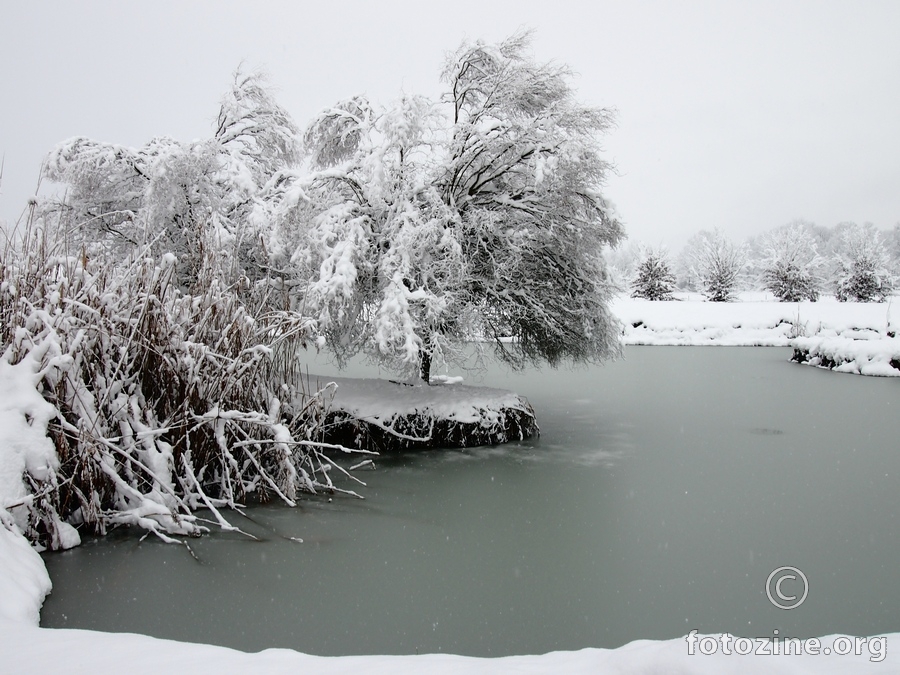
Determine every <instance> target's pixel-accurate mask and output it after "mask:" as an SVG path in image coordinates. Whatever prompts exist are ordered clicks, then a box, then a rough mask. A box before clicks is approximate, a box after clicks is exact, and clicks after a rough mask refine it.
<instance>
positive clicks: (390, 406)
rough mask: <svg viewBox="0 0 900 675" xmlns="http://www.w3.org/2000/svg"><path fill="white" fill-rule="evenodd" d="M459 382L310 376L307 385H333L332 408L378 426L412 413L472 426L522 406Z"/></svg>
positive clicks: (505, 395) (503, 394)
mask: <svg viewBox="0 0 900 675" xmlns="http://www.w3.org/2000/svg"><path fill="white" fill-rule="evenodd" d="M460 379H461V378H458V377H455V378H446V379H445V380H443V381H442V379H441V378H435V379H434V380H432V382H433V383H432V385H431V386H428V385H426V384H425V383H423V382H420V381H419V382H415V383H410V382H399V381H396V380H382V379H358V378H342V377H321V376H316V375H310V382H311V383H312V384H313V385H316V384H318V388H321V387H323V386H324V385H326V384H327V383H329V382H334V383H335V384H336V385H337V387H336V389H335V392H334V399H333V405H332V408H336V409H340V410H344V411H346V412H348V413H351V414H352V415H353V416H355V417H358V418H360V419H363V420H366V421H370V422H378V423H381V424H387V423H389V422H390V421H391V420H392V419H393V418H395V417H398V416H400V415H409V414H413V413H420V414H421V413H426V414H428V413H430V416H431V417H433V418H435V419H444V420H452V421H455V422H462V423H469V424H472V423H475V422H478V421H479V420H482V419H484V415H483V414H482V413H483V411H500V410H501V409H503V408H521V407H522V406H523V401H522V398H521V397H520V396H519V395H518V394H515V393H513V392H511V391H507V390H505V389H492V388H490V387H472V386H469V385H465V384H460V383H459V380H460Z"/></svg>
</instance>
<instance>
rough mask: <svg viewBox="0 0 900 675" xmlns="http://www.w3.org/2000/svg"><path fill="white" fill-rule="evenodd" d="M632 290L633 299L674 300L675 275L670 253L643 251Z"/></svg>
mask: <svg viewBox="0 0 900 675" xmlns="http://www.w3.org/2000/svg"><path fill="white" fill-rule="evenodd" d="M631 288H632V293H631V297H633V298H645V299H647V300H672V298H673V296H672V293H673V292H674V291H675V275H674V274H673V273H672V268H671V264H670V263H669V256H668V252H667V251H666V250H665V249H653V248H646V249H645V250H644V251H642V254H641V259H640V262H639V263H638V266H637V274H636V275H635V278H634V280H633V281H632V282H631Z"/></svg>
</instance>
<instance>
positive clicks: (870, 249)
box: [835, 223, 894, 302]
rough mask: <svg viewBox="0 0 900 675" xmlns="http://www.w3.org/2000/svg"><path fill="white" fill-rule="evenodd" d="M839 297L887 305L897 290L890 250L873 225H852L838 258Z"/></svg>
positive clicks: (849, 227)
mask: <svg viewBox="0 0 900 675" xmlns="http://www.w3.org/2000/svg"><path fill="white" fill-rule="evenodd" d="M836 264H837V269H838V276H837V284H836V289H835V295H836V296H837V299H838V300H840V301H841V302H846V301H848V300H855V301H857V302H873V301H876V302H884V301H885V300H886V299H887V298H888V296H890V294H891V293H892V291H893V288H894V283H893V281H894V280H893V274H892V273H891V270H890V261H889V259H888V253H887V249H886V248H885V246H884V244H883V243H882V241H881V237H880V236H879V235H878V231H877V230H876V229H875V228H874V227H873V226H872V225H868V224H867V225H865V226H860V225H856V224H852V223H851V224H850V225H849V226H848V227H847V228H846V229H844V231H843V233H842V236H841V244H840V248H839V252H838V254H837V256H836Z"/></svg>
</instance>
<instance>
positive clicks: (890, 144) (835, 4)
mask: <svg viewBox="0 0 900 675" xmlns="http://www.w3.org/2000/svg"><path fill="white" fill-rule="evenodd" d="M522 27H525V28H532V29H534V31H535V37H534V45H533V48H534V54H535V56H536V57H537V58H538V59H540V60H555V61H557V62H560V63H566V64H568V65H569V66H570V67H571V68H572V69H573V70H574V71H575V72H576V73H577V79H576V81H575V84H576V87H577V89H578V92H579V96H580V98H581V100H582V101H584V102H587V103H591V104H596V105H601V106H609V107H614V108H616V109H617V110H618V126H617V128H616V129H614V130H613V131H612V132H611V133H610V134H609V135H608V136H607V137H606V139H605V140H604V147H605V149H606V153H607V158H608V159H610V160H612V161H613V162H614V163H615V164H616V166H617V173H616V175H612V176H610V178H609V182H608V185H607V188H606V192H607V195H608V196H609V197H610V198H611V199H612V200H613V201H614V202H615V203H616V205H617V207H618V209H619V212H620V214H621V216H622V217H623V219H624V221H625V223H626V229H627V231H628V233H629V236H630V238H631V240H633V241H646V242H648V243H651V244H667V245H669V246H670V247H672V248H678V247H680V246H681V245H682V244H683V243H684V241H685V239H687V237H688V236H690V235H691V234H692V233H694V232H696V231H698V230H700V229H712V228H715V227H719V228H722V229H723V230H724V231H726V232H727V233H728V234H730V235H731V236H733V237H735V238H743V237H745V236H747V235H750V234H755V233H759V232H762V231H764V230H767V229H769V228H771V227H774V226H776V225H781V224H784V223H787V222H790V221H791V220H794V219H797V218H805V219H807V220H812V221H814V222H816V223H818V224H821V225H834V224H836V223H838V222H841V221H846V220H853V221H857V222H866V221H868V222H873V223H874V224H875V225H877V226H878V227H880V228H885V229H887V228H891V227H893V226H894V224H896V223H898V222H900V2H898V1H896V0H884V1H880V2H875V1H869V2H866V1H859V0H855V1H854V2H848V1H847V0H838V1H826V0H815V1H810V2H800V1H791V0H777V1H771V2H768V1H762V0H752V1H747V2H737V1H734V0H728V1H726V0H715V1H708V2H706V1H699V0H697V1H690V2H688V1H667V2H661V1H659V2H655V1H649V0H647V1H635V0H627V1H626V0H617V1H611V0H593V1H591V2H565V1H563V0H541V1H540V2H532V1H522V0H518V1H516V2H513V1H512V0H506V1H504V2H493V1H492V0H476V1H469V0H451V1H450V2H440V3H431V2H425V1H424V0H420V1H419V2H389V1H387V0H378V1H377V2H350V1H343V2H342V1H340V0H338V1H333V2H328V1H326V0H317V1H316V2H300V1H292V2H265V1H259V0H258V1H255V2H252V3H251V2H249V0H245V1H244V2H199V1H190V2H181V1H179V2H167V1H161V0H153V1H152V2H141V3H134V2H129V3H121V2H115V3H114V2H84V1H79V2H12V1H9V2H3V3H2V7H0V154H2V155H3V156H4V163H5V166H4V170H3V178H2V184H0V220H6V221H8V222H11V221H15V220H16V218H17V217H18V216H19V214H20V213H21V212H22V209H23V207H24V205H25V201H26V200H27V198H28V196H29V195H30V194H33V193H34V190H35V186H36V184H37V180H38V176H39V169H40V165H41V161H42V159H43V157H44V155H45V154H46V152H47V151H48V150H49V149H50V148H52V147H53V145H55V144H56V143H57V142H59V141H62V140H64V139H66V138H69V137H71V136H75V135H85V136H89V137H92V138H95V139H98V140H104V141H109V142H114V143H121V144H126V145H132V146H138V145H141V144H143V143H145V142H146V141H148V140H149V139H150V138H152V137H153V136H158V135H169V136H172V137H174V138H176V139H179V140H191V139H194V138H202V137H208V136H209V135H210V134H211V133H212V122H213V120H214V118H215V115H216V112H217V109H218V101H219V99H220V97H221V95H222V94H223V92H224V91H225V90H226V88H227V87H228V84H229V80H230V77H231V74H232V72H233V71H234V69H235V68H236V67H237V66H238V64H239V63H240V62H242V61H243V62H244V63H245V64H246V65H247V66H249V67H251V68H260V69H263V70H265V71H266V72H268V74H269V76H270V81H271V82H272V84H273V85H274V86H275V87H276V88H277V90H278V94H277V98H278V100H279V102H280V103H281V104H282V105H284V106H285V107H286V108H287V109H288V110H289V111H290V112H291V113H292V114H293V116H294V118H295V120H296V121H297V122H298V124H300V125H301V126H303V125H305V123H306V122H307V121H308V120H309V119H310V117H311V116H312V115H313V114H314V113H315V112H316V111H317V110H319V109H321V108H323V107H325V106H328V105H330V104H331V103H333V102H335V101H337V100H339V99H342V98H346V97H348V96H350V95H353V94H356V93H366V94H368V95H369V96H370V97H371V98H373V99H375V100H377V101H380V102H382V103H388V102H390V101H391V100H392V99H393V98H394V97H396V96H397V95H398V94H399V93H400V92H401V91H406V92H409V93H420V94H426V95H435V96H436V95H437V94H438V93H439V92H440V83H439V80H438V75H439V72H440V68H441V63H442V61H443V59H444V57H445V54H446V53H447V52H448V51H451V50H453V49H455V48H456V47H457V46H458V45H459V43H460V42H461V41H462V40H463V39H467V38H468V39H478V38H482V39H485V40H488V41H498V40H501V39H502V38H504V37H506V36H508V35H509V34H511V33H513V32H515V31H516V30H517V29H520V28H522Z"/></svg>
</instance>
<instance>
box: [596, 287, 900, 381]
mask: <svg viewBox="0 0 900 675" xmlns="http://www.w3.org/2000/svg"><path fill="white" fill-rule="evenodd" d="M891 307H892V303H891V302H888V303H863V302H838V301H837V300H835V299H834V298H832V297H826V298H822V299H821V300H819V301H818V302H794V303H786V302H777V301H773V300H770V299H767V294H765V293H744V294H741V296H739V299H738V300H737V301H736V302H726V303H723V302H705V301H704V300H703V299H702V297H699V296H696V295H688V294H681V295H680V296H679V300H676V301H671V302H652V301H649V300H639V299H635V298H625V297H620V298H617V299H616V300H615V302H614V303H613V312H614V313H615V314H616V316H618V317H619V319H620V320H621V321H622V323H623V324H624V327H625V332H624V335H623V342H624V343H625V344H628V345H691V346H764V347H793V348H794V352H795V356H794V360H796V361H798V362H800V363H808V364H809V365H815V366H820V367H824V368H834V369H835V370H838V371H841V372H850V373H858V374H862V375H885V376H900V340H898V339H897V338H896V337H893V336H895V335H896V333H897V329H898V324H900V317H892V314H891Z"/></svg>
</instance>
